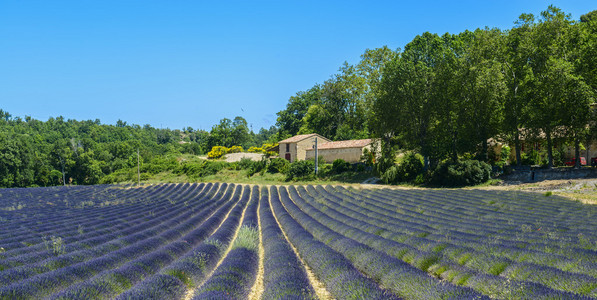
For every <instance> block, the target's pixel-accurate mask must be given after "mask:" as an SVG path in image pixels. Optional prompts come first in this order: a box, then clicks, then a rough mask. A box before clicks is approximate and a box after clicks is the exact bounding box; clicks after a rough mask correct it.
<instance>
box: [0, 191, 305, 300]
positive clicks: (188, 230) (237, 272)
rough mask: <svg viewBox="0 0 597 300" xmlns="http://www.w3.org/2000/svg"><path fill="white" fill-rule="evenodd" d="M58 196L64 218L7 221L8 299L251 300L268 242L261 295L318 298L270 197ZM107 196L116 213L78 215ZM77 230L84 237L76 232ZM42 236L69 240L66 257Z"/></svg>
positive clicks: (4, 285)
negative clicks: (271, 203) (189, 299)
mask: <svg viewBox="0 0 597 300" xmlns="http://www.w3.org/2000/svg"><path fill="white" fill-rule="evenodd" d="M107 190H109V191H107ZM22 191H23V192H25V191H26V190H22ZM40 191H43V190H40ZM15 192H17V191H4V195H10V194H13V193H15ZM26 192H27V193H29V195H28V196H29V199H28V200H27V199H26V198H27V197H21V201H29V202H36V203H37V202H38V201H40V199H42V200H43V201H46V200H47V199H43V198H44V196H43V195H36V194H34V193H32V192H31V191H26ZM52 192H57V193H58V195H52V198H53V199H54V202H57V201H55V200H56V199H58V200H59V201H60V202H62V203H66V202H70V203H71V205H62V206H61V209H60V210H54V209H53V207H52V206H53V204H54V203H52V204H47V205H49V207H48V208H49V210H52V211H55V212H56V213H57V214H60V215H58V216H57V215H51V214H49V217H47V218H45V219H43V217H42V214H41V213H37V212H34V211H35V210H41V208H43V205H41V204H37V205H36V206H37V207H35V209H31V210H29V211H27V209H23V210H22V211H19V212H16V213H14V214H12V215H11V214H8V215H9V216H10V217H11V221H9V222H7V225H8V226H7V227H5V228H3V230H2V231H1V232H0V234H2V235H3V236H7V237H10V238H11V239H10V240H7V241H8V242H7V243H4V241H2V242H1V244H2V245H0V246H2V247H3V249H4V245H6V249H7V250H6V251H3V253H1V254H0V255H2V256H1V259H0V265H1V266H2V270H0V299H40V298H48V299H113V298H117V299H176V298H193V299H242V298H247V297H248V295H249V293H251V292H252V291H254V290H255V289H254V285H255V279H256V276H257V270H258V267H259V251H260V250H259V249H260V245H261V240H263V247H261V249H263V250H261V251H262V255H267V256H271V259H268V260H266V261H264V260H262V263H263V264H264V266H263V269H264V272H263V289H259V292H258V293H257V294H256V295H263V296H262V298H264V299H275V298H280V297H284V298H288V297H291V298H292V297H295V298H298V299H303V298H305V297H307V298H314V291H313V288H312V287H311V285H310V282H309V280H308V279H307V276H306V274H305V269H304V267H303V265H302V263H301V262H300V259H299V258H298V256H296V254H294V252H293V251H292V246H291V245H290V244H289V243H288V241H287V240H286V239H285V238H284V237H283V235H282V230H281V229H280V227H279V226H278V223H277V222H276V219H275V217H274V216H273V214H272V211H271V210H270V206H269V199H270V197H269V190H268V189H267V188H265V187H262V188H259V187H256V186H253V187H250V186H240V185H234V184H230V185H228V184H179V185H158V186H150V187H146V188H143V189H137V188H127V187H124V188H123V187H117V188H115V187H108V186H98V187H89V188H88V189H79V188H77V189H62V190H52ZM272 192H273V193H276V194H277V191H276V190H275V189H273V190H272ZM98 194H106V195H109V196H108V197H109V199H111V201H115V203H116V204H114V205H111V206H101V205H95V206H80V205H72V203H73V202H75V201H76V200H77V199H76V198H77V197H81V198H87V199H89V198H93V199H95V200H97V201H103V199H102V197H98ZM0 199H1V198H0ZM2 200H4V199H2ZM8 201H10V199H9V200H8ZM79 201H80V202H84V201H88V200H82V199H79ZM48 202H49V201H48ZM0 203H2V201H1V200H0ZM29 207H30V208H32V207H33V205H31V206H29ZM28 214H29V215H31V214H36V216H27V215H28ZM36 219H37V220H36ZM38 220H39V221H41V222H38ZM73 224H77V225H81V226H84V228H85V232H83V233H81V232H79V230H73V229H72V227H73ZM81 226H77V227H78V228H81ZM32 227H35V230H31V228H32ZM261 228H264V229H263V230H261ZM41 234H51V235H52V236H61V237H64V239H63V242H64V245H65V247H64V248H63V249H62V251H61V252H59V253H56V252H53V251H52V249H48V248H47V247H46V245H44V243H43V242H42V239H41V238H40V235H41ZM23 241H27V242H23ZM36 241H37V243H35V242H36Z"/></svg>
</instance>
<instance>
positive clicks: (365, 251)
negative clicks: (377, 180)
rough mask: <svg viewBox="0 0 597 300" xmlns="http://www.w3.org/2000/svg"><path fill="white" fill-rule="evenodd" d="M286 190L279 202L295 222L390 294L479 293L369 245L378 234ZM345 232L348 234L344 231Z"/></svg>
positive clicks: (433, 296) (426, 296)
mask: <svg viewBox="0 0 597 300" xmlns="http://www.w3.org/2000/svg"><path fill="white" fill-rule="evenodd" d="M288 190H289V192H290V195H289V196H290V197H283V198H282V199H286V201H283V203H284V205H285V206H286V208H287V209H288V211H289V212H290V213H291V214H292V215H293V216H294V217H295V218H296V219H297V220H299V223H301V224H302V225H303V226H305V227H306V228H308V230H309V231H310V232H311V233H312V234H314V236H315V237H317V238H318V239H320V240H323V241H324V242H325V243H326V244H327V245H329V246H330V247H331V248H332V249H334V250H336V251H338V252H340V253H342V254H343V255H344V256H346V257H347V258H348V259H350V260H351V262H352V263H353V264H354V265H355V266H356V267H357V268H358V269H359V270H360V271H361V272H363V273H365V274H367V275H368V276H369V277H371V278H373V279H374V280H376V281H377V282H379V283H381V284H382V285H383V286H384V287H386V288H388V289H390V290H391V291H392V292H393V293H395V294H397V295H400V296H403V297H405V298H414V299H439V298H460V299H472V298H480V297H481V294H479V293H477V292H474V291H473V290H472V289H469V288H463V287H459V286H455V285H452V284H446V283H444V282H440V281H438V280H436V279H434V278H432V277H430V276H429V275H427V273H426V272H423V271H421V270H419V269H417V268H415V267H413V266H411V265H409V264H407V263H405V262H403V261H401V260H400V259H397V258H395V257H393V256H390V255H387V254H386V253H384V252H381V251H378V250H375V249H373V248H371V247H370V246H368V245H367V243H374V242H380V240H375V239H374V238H375V237H378V236H376V235H367V233H366V232H363V231H360V230H358V229H355V228H351V227H350V226H347V225H344V224H342V223H341V222H337V221H335V220H333V219H332V218H329V217H328V216H326V215H325V214H323V213H321V212H319V211H318V210H317V209H315V208H314V207H313V206H311V205H309V204H308V203H306V202H305V201H304V200H303V199H302V198H301V196H299V195H298V193H297V191H296V189H295V188H294V187H293V186H290V187H289V188H288ZM291 198H292V200H291ZM326 225H327V226H326ZM349 231H350V233H352V234H347V233H349ZM341 233H344V234H347V235H343V234H341ZM347 236H350V237H352V238H356V239H358V240H360V241H361V242H357V241H355V240H354V239H352V238H348V237H347ZM372 238H373V239H372ZM362 242H366V243H362ZM433 259H434V257H428V256H423V257H421V258H420V261H421V263H423V264H425V263H429V261H432V260H433Z"/></svg>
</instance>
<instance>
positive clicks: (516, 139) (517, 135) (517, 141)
mask: <svg viewBox="0 0 597 300" xmlns="http://www.w3.org/2000/svg"><path fill="white" fill-rule="evenodd" d="M514 149H515V150H516V165H517V166H520V165H522V156H521V151H520V132H519V131H518V128H516V132H515V133H514Z"/></svg>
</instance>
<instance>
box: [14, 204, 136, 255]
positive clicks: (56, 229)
mask: <svg viewBox="0 0 597 300" xmlns="http://www.w3.org/2000/svg"><path fill="white" fill-rule="evenodd" d="M129 208H130V207H123V208H121V207H118V208H110V210H111V211H108V210H107V209H103V208H100V209H93V210H87V211H89V212H90V213H87V211H81V210H80V209H73V208H68V209H64V210H63V211H61V212H60V213H58V214H57V215H59V216H60V218H61V222H60V223H59V224H54V225H51V224H52V223H51V222H50V220H48V219H43V220H44V221H43V222H41V225H31V224H27V223H21V224H20V226H21V227H23V228H27V232H16V231H15V232H13V233H12V234H13V237H14V238H13V239H5V240H4V241H5V242H3V245H4V246H5V247H4V246H3V247H4V248H5V249H15V248H16V249H19V248H20V249H21V252H23V251H22V249H23V248H25V249H29V248H31V247H29V246H30V245H32V244H36V243H40V241H41V238H40V236H43V235H58V236H61V237H65V238H66V237H68V236H69V235H74V236H77V235H78V233H79V231H80V230H82V229H83V228H85V230H87V231H89V230H91V229H93V228H89V227H93V226H96V225H98V227H99V228H106V227H107V225H105V221H104V220H105V219H110V218H114V217H118V218H121V217H122V213H123V210H124V211H126V210H127V209H129ZM130 211H133V210H130ZM71 212H72V213H74V214H70V213H71ZM67 213H68V214H69V215H68V216H65V214H67ZM39 222H40V221H39V219H37V221H36V223H39ZM69 225H70V226H69ZM79 225H80V226H81V227H79ZM11 240H12V241H13V243H10V241H11ZM37 246H39V245H37ZM10 253H11V251H10V250H9V251H7V252H6V253H5V255H9V254H10ZM17 253H20V252H17Z"/></svg>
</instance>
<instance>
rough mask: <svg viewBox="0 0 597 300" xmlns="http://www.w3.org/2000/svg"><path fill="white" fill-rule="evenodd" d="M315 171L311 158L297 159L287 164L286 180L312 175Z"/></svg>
mask: <svg viewBox="0 0 597 300" xmlns="http://www.w3.org/2000/svg"><path fill="white" fill-rule="evenodd" d="M314 172H315V162H314V161H312V160H299V161H295V162H293V163H291V164H290V165H288V170H287V171H286V181H289V180H296V179H300V178H305V177H308V176H312V175H313V174H314Z"/></svg>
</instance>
